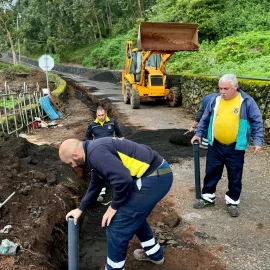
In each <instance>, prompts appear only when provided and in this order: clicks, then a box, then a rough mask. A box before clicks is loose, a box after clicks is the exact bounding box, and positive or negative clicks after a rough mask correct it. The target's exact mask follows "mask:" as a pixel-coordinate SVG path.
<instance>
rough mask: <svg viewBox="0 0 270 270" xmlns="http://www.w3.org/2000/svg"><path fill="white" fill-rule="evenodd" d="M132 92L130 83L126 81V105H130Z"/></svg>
mask: <svg viewBox="0 0 270 270" xmlns="http://www.w3.org/2000/svg"><path fill="white" fill-rule="evenodd" d="M130 92H131V85H130V83H129V82H128V81H125V87H124V96H123V99H124V103H125V104H129V103H130Z"/></svg>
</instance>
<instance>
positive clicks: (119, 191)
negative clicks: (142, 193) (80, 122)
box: [79, 137, 163, 211]
mask: <svg viewBox="0 0 270 270" xmlns="http://www.w3.org/2000/svg"><path fill="white" fill-rule="evenodd" d="M83 146H84V151H85V158H86V162H87V165H88V167H89V168H91V169H93V170H94V171H95V172H96V173H97V174H98V175H99V176H100V178H99V177H95V178H92V180H91V182H90V184H89V187H88V190H87V193H86V194H85V196H84V197H83V199H82V201H81V204H80V207H79V209H80V210H82V211H83V210H85V208H86V207H87V205H89V204H90V203H92V202H94V201H95V200H96V198H97V196H98V194H99V192H100V190H101V188H102V187H103V185H104V181H103V180H102V179H104V180H105V181H106V182H108V183H109V184H110V185H112V188H113V196H112V203H111V207H112V208H113V209H115V210H116V209H118V208H119V207H120V206H121V205H123V204H124V203H125V201H126V200H127V198H128V196H129V195H130V193H131V191H132V184H133V181H134V180H135V179H138V178H141V177H143V176H147V175H150V174H151V173H152V172H154V170H156V169H157V168H158V167H159V166H160V164H161V163H162V161H163V158H162V157H161V156H160V155H159V154H158V153H157V152H156V151H154V150H152V149H151V148H150V147H148V146H146V145H143V144H138V143H135V142H133V141H130V140H124V139H119V138H109V137H106V138H100V139H98V140H91V141H85V142H84V143H83Z"/></svg>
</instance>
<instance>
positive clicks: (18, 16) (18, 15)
mask: <svg viewBox="0 0 270 270" xmlns="http://www.w3.org/2000/svg"><path fill="white" fill-rule="evenodd" d="M20 18H21V15H20V13H18V14H17V32H18V33H19V19H20ZM20 47H21V46H20V39H19V38H18V51H19V64H21V48H20Z"/></svg>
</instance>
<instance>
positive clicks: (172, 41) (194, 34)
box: [138, 22, 198, 51]
mask: <svg viewBox="0 0 270 270" xmlns="http://www.w3.org/2000/svg"><path fill="white" fill-rule="evenodd" d="M138 49H139V50H144V51H195V50H197V49H198V31H197V24H194V23H170V22H162V23H160V22H142V23H141V24H140V26H139V33H138Z"/></svg>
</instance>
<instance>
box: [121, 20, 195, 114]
mask: <svg viewBox="0 0 270 270" xmlns="http://www.w3.org/2000/svg"><path fill="white" fill-rule="evenodd" d="M196 50H198V31H197V24H193V23H169V22H167V23H159V22H158V23H157V22H142V23H141V24H140V26H139V33H138V48H132V41H127V42H126V67H125V72H123V73H122V95H123V99H124V103H126V104H128V103H130V104H131V107H132V108H133V109H138V108H139V107H140V103H141V102H145V101H155V100H158V99H164V100H166V101H167V102H168V105H169V106H171V107H176V106H179V105H181V103H182V95H181V91H180V89H179V88H177V87H172V88H171V89H166V74H165V66H166V63H167V61H168V60H169V59H170V57H171V56H172V55H173V54H174V53H175V52H178V51H196Z"/></svg>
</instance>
